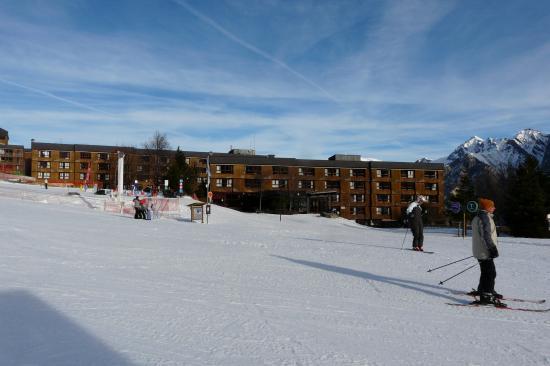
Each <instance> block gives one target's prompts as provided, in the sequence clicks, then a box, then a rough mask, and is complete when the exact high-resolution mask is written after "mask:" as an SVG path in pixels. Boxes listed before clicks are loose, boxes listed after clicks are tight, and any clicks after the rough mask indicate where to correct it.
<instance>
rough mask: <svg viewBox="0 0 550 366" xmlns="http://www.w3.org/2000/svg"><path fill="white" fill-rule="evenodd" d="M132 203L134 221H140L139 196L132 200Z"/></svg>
mask: <svg viewBox="0 0 550 366" xmlns="http://www.w3.org/2000/svg"><path fill="white" fill-rule="evenodd" d="M132 202H134V210H135V211H136V212H135V214H134V219H141V218H142V210H141V202H140V200H139V196H136V198H134V199H133V200H132Z"/></svg>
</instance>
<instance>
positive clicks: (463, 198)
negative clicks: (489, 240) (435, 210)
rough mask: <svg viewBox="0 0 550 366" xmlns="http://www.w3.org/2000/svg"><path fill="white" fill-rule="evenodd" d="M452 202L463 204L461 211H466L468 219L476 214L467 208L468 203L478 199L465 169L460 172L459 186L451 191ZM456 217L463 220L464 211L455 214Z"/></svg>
mask: <svg viewBox="0 0 550 366" xmlns="http://www.w3.org/2000/svg"><path fill="white" fill-rule="evenodd" d="M450 201H451V202H459V203H460V206H461V211H463V212H466V216H467V217H468V219H470V220H471V219H472V218H473V216H474V215H475V214H473V213H470V212H468V211H467V210H466V205H467V204H468V202H470V201H477V198H476V193H475V189H474V185H473V183H472V181H471V179H470V176H469V175H468V173H467V172H466V171H465V170H463V171H462V172H461V173H460V181H459V183H458V186H457V187H456V188H455V190H454V191H453V192H451V199H450ZM452 216H453V218H454V219H458V220H462V213H460V214H453V215H452Z"/></svg>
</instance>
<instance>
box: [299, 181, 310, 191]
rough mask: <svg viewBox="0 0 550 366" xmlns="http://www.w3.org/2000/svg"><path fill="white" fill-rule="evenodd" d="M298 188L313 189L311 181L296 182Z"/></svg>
mask: <svg viewBox="0 0 550 366" xmlns="http://www.w3.org/2000/svg"><path fill="white" fill-rule="evenodd" d="M298 188H302V189H313V181H312V180H299V181H298Z"/></svg>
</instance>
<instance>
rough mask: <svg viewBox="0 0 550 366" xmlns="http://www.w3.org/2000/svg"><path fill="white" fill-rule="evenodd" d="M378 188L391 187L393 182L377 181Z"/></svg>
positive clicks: (386, 188) (385, 188)
mask: <svg viewBox="0 0 550 366" xmlns="http://www.w3.org/2000/svg"><path fill="white" fill-rule="evenodd" d="M376 189H379V190H388V189H391V183H390V182H376Z"/></svg>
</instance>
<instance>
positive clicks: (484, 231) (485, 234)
mask: <svg viewBox="0 0 550 366" xmlns="http://www.w3.org/2000/svg"><path fill="white" fill-rule="evenodd" d="M497 240H498V239H497V227H496V225H495V222H494V221H493V215H492V214H490V213H488V212H487V211H484V210H481V211H480V212H479V214H478V215H477V216H476V217H474V219H473V220H472V254H473V255H474V257H475V258H477V259H481V260H483V259H489V258H491V257H490V256H489V248H491V247H493V246H494V247H496V246H497Z"/></svg>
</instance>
